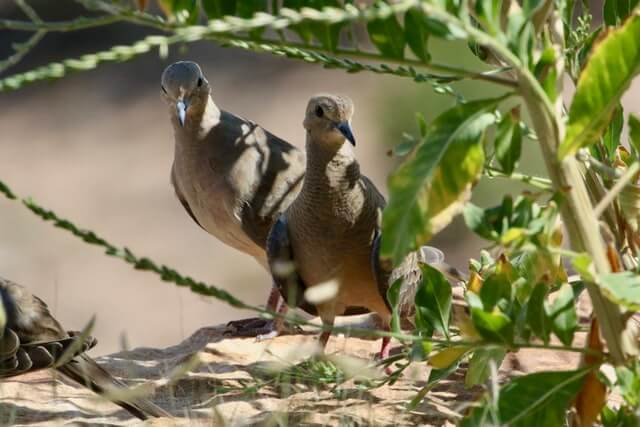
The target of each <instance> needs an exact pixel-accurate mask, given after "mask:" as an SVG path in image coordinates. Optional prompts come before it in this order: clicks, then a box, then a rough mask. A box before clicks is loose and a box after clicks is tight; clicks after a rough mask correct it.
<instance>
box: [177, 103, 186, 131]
mask: <svg viewBox="0 0 640 427" xmlns="http://www.w3.org/2000/svg"><path fill="white" fill-rule="evenodd" d="M187 107H188V105H187V103H186V102H184V100H183V99H179V100H178V102H176V112H177V113H178V122H180V126H182V127H184V121H185V119H186V118H187Z"/></svg>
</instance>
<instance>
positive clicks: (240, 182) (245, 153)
mask: <svg viewBox="0 0 640 427" xmlns="http://www.w3.org/2000/svg"><path fill="white" fill-rule="evenodd" d="M162 92H163V96H164V99H165V100H166V101H167V103H168V105H169V115H170V116H171V122H172V124H173V129H174V136H175V154H174V162H173V168H172V171H171V182H172V183H173V187H174V189H175V193H176V195H177V197H178V199H179V200H180V202H181V203H182V206H184V208H185V210H186V211H187V213H188V214H189V215H190V216H191V218H192V219H193V220H194V221H195V222H196V223H197V224H198V225H200V227H202V228H203V229H204V230H205V231H207V232H208V233H210V234H212V235H213V236H214V237H216V238H217V239H219V240H220V241H221V242H223V243H225V244H226V245H228V246H231V247H232V248H235V249H237V250H239V251H241V252H244V253H245V254H247V255H250V256H252V257H253V258H255V259H256V260H257V261H258V262H259V263H260V264H261V265H262V266H263V267H264V268H265V269H267V270H268V264H267V258H266V253H265V245H266V240H267V235H268V233H269V230H270V229H271V226H272V225H273V223H274V222H275V220H276V219H277V217H278V215H279V214H280V213H281V212H283V211H284V209H285V208H287V207H288V206H289V205H290V204H291V202H292V201H293V200H294V199H295V197H296V195H297V194H298V192H299V191H300V188H301V186H302V181H303V175H304V170H305V160H304V153H302V152H301V151H300V150H298V149H297V148H295V147H294V146H292V145H291V144H289V143H287V142H286V141H283V140H282V139H280V138H278V137H277V136H275V135H272V134H271V133H269V132H267V131H266V130H264V129H263V128H261V127H260V126H258V125H257V124H255V123H253V122H252V121H250V120H246V119H244V118H241V117H238V116H236V115H234V114H232V113H229V112H226V111H224V110H220V109H219V108H218V107H217V106H216V104H215V103H214V102H213V99H212V97H211V87H210V85H209V82H208V81H207V79H206V78H205V76H204V74H203V73H202V70H201V69H200V67H199V66H198V64H196V63H194V62H186V61H184V62H176V63H174V64H171V65H170V66H169V67H167V68H166V69H165V71H164V73H163V74H162ZM280 301H281V299H280V294H279V292H278V289H277V288H275V287H273V288H272V291H271V294H270V296H269V299H268V301H267V308H268V309H270V310H272V311H277V310H278V304H279V302H280ZM285 310H286V305H285V304H282V305H281V306H280V310H279V311H280V312H284V311H285ZM352 312H353V313H358V312H362V310H354V311H352ZM274 327H275V324H274V323H269V324H268V325H267V327H266V328H264V329H261V330H260V331H256V333H257V332H266V333H267V334H268V333H269V332H277V331H274V330H273V328H274ZM250 332H251V331H245V333H246V334H249V333H250ZM267 336H268V335H267Z"/></svg>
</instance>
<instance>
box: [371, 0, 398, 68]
mask: <svg viewBox="0 0 640 427" xmlns="http://www.w3.org/2000/svg"><path fill="white" fill-rule="evenodd" d="M375 7H376V8H377V9H378V10H383V9H384V8H387V9H388V8H389V5H387V4H385V3H383V2H377V3H376V5H375ZM367 31H368V32H369V38H370V39H371V42H372V43H373V44H374V45H375V46H376V47H377V48H378V50H379V51H380V53H382V54H383V55H385V56H389V57H391V58H400V59H402V58H403V57H404V45H405V39H404V31H403V30H402V27H401V26H400V22H398V18H397V17H396V15H394V14H393V13H391V14H389V16H387V17H386V18H381V19H374V20H373V21H369V22H368V23H367Z"/></svg>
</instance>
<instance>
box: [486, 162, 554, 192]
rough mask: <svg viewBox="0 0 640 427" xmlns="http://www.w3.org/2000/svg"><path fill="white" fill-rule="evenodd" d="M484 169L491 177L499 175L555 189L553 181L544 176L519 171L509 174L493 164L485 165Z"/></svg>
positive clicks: (535, 185) (542, 187) (551, 189)
mask: <svg viewBox="0 0 640 427" xmlns="http://www.w3.org/2000/svg"><path fill="white" fill-rule="evenodd" d="M484 170H485V173H486V175H487V176H488V177H490V178H494V177H499V178H507V179H512V180H514V181H520V182H523V183H525V184H529V185H532V186H534V187H537V188H539V189H541V190H545V191H553V182H551V180H550V179H547V178H542V177H539V176H534V175H525V174H523V173H519V172H513V173H512V174H511V175H507V174H506V173H504V172H502V171H501V170H499V169H496V168H494V167H493V166H485V168H484Z"/></svg>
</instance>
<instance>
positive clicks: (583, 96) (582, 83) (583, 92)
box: [558, 13, 640, 158]
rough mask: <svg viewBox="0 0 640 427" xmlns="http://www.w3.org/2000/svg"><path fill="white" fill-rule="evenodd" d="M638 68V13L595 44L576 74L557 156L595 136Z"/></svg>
mask: <svg viewBox="0 0 640 427" xmlns="http://www.w3.org/2000/svg"><path fill="white" fill-rule="evenodd" d="M638 72H640V16H638V15H637V14H636V13H634V14H633V15H632V16H631V17H630V18H629V19H628V20H627V21H626V23H625V24H624V25H623V26H622V27H621V28H617V29H615V30H613V31H610V32H609V34H608V35H607V36H606V37H605V38H604V40H602V41H600V43H599V44H598V45H596V46H595V48H594V50H593V53H592V54H591V57H590V58H589V62H588V63H587V65H586V67H585V69H584V70H583V72H582V74H581V75H580V79H579V80H578V87H577V89H576V94H575V96H574V97H573V102H572V103H571V108H570V110H569V122H568V126H567V134H566V136H565V139H564V141H562V143H561V144H560V148H559V151H558V155H559V156H560V158H563V157H564V156H566V155H568V154H573V153H575V152H576V151H577V150H578V149H579V148H580V147H584V146H586V145H589V144H592V143H593V142H594V141H596V140H598V138H599V137H600V135H601V133H602V131H603V130H604V128H605V127H606V126H607V124H608V123H609V120H610V117H611V114H612V113H613V110H614V109H615V108H616V106H617V105H618V104H619V102H620V98H621V97H622V95H623V94H624V92H625V91H626V90H627V88H628V87H629V85H630V84H631V80H633V78H634V77H635V76H636V74H638Z"/></svg>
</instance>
